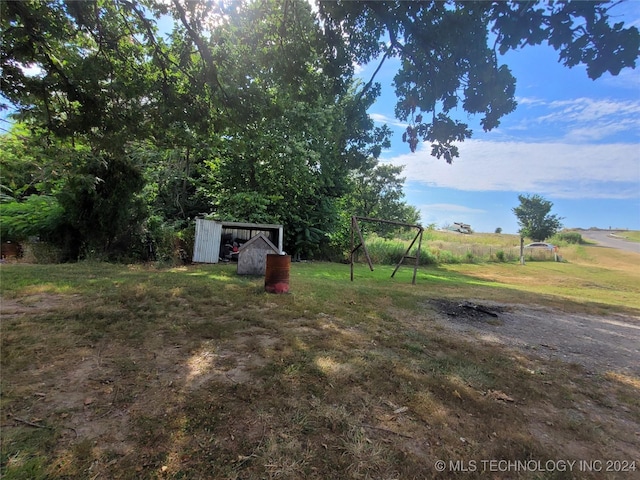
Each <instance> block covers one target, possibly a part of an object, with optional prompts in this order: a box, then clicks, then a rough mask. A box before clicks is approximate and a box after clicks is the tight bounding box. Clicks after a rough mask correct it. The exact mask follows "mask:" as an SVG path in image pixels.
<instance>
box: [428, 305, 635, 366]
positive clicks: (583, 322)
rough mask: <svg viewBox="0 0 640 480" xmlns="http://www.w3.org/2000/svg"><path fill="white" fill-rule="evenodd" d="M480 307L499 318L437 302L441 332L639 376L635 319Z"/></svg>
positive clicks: (488, 306) (499, 306)
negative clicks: (466, 312) (447, 330)
mask: <svg viewBox="0 0 640 480" xmlns="http://www.w3.org/2000/svg"><path fill="white" fill-rule="evenodd" d="M450 303H451V304H452V303H453V302H450ZM432 305H433V303H432ZM482 305H483V306H484V307H486V309H488V310H492V311H494V312H496V314H497V317H493V316H491V315H486V314H482V312H480V313H478V312H477V311H476V312H473V314H472V315H464V314H462V315H461V314H452V313H451V311H449V312H448V311H447V308H446V307H445V308H443V303H442V302H438V303H437V306H436V310H438V311H439V312H440V315H439V317H438V318H439V322H440V323H441V324H442V325H443V326H444V327H446V328H450V329H453V330H456V331H457V332H459V333H462V334H463V335H464V336H465V337H467V338H468V339H473V340H476V341H482V342H489V343H499V344H502V345H505V346H507V347H512V348H516V349H519V350H523V351H526V352H527V353H531V354H534V355H538V356H541V357H543V358H546V359H555V360H560V361H564V362H568V363H576V364H579V365H582V366H584V367H585V368H586V369H587V370H588V371H590V372H593V373H605V372H608V371H615V372H619V373H622V374H625V375H634V376H640V318H638V317H632V316H624V315H611V316H607V317H600V316H591V315H580V314H574V313H565V312H560V311H557V310H552V309H549V308H543V307H539V308H537V307H531V306H525V305H517V304H514V305H504V304H495V303H489V302H486V301H483V304H482ZM449 310H451V309H449ZM458 312H459V310H458Z"/></svg>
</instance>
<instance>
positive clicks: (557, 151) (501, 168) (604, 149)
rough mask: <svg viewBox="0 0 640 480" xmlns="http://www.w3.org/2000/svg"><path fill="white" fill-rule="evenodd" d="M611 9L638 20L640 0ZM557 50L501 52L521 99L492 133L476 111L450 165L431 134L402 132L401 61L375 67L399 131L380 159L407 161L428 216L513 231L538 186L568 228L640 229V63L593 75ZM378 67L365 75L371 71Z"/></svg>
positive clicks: (380, 117)
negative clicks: (397, 81) (416, 142)
mask: <svg viewBox="0 0 640 480" xmlns="http://www.w3.org/2000/svg"><path fill="white" fill-rule="evenodd" d="M612 13H613V14H616V15H617V16H616V21H620V20H622V21H624V22H625V24H628V25H636V26H637V27H639V28H640V2H637V1H631V2H627V3H624V4H622V5H620V6H617V7H616V8H615V9H614V10H612ZM557 59H558V53H557V52H556V51H554V50H553V49H552V48H551V47H548V46H546V45H541V46H535V47H526V48H524V49H522V50H520V51H517V52H510V53H508V54H507V55H505V56H503V57H501V58H500V59H499V60H500V62H501V63H506V64H507V65H508V66H509V67H510V68H511V70H512V72H513V75H514V76H515V77H516V79H517V87H516V98H517V101H518V107H517V109H516V111H515V112H513V113H511V114H510V115H508V116H506V117H504V118H503V119H502V122H501V125H500V126H499V127H498V128H497V129H494V130H493V131H491V132H488V133H485V132H483V131H482V128H481V127H480V125H479V123H478V121H479V119H477V118H471V119H470V120H469V122H470V126H471V127H472V129H473V132H474V135H473V138H472V139H471V140H467V141H465V142H463V143H461V144H460V145H459V148H460V158H457V159H455V160H454V163H453V164H452V165H448V164H447V163H446V162H445V161H444V159H441V160H438V159H436V158H435V157H432V156H431V155H430V145H429V144H424V143H423V144H421V145H420V146H419V147H418V150H417V151H416V153H411V152H410V150H409V146H408V145H407V144H406V143H403V142H402V140H401V136H402V132H403V131H404V130H405V128H406V124H405V125H403V124H402V123H401V122H399V121H397V120H396V119H395V118H394V114H393V111H394V105H395V101H396V98H395V94H394V91H393V87H392V86H391V82H392V80H393V76H394V74H395V72H396V69H397V63H393V62H390V63H388V64H385V65H384V66H383V68H382V70H381V71H380V72H379V73H378V75H377V76H376V80H377V81H379V82H380V84H381V85H382V95H381V97H380V98H379V99H378V101H377V102H376V103H375V104H374V105H373V106H372V107H371V108H370V110H369V113H370V114H371V115H372V117H373V118H374V120H375V121H376V122H377V123H379V124H381V123H387V124H388V125H389V127H390V128H391V129H392V130H393V132H394V136H393V138H392V145H391V148H390V149H389V150H386V151H384V152H383V154H382V156H381V162H384V163H392V164H396V165H403V166H404V167H405V169H404V172H403V176H405V177H406V182H405V200H406V202H407V203H408V204H410V205H413V206H415V207H417V208H418V209H419V210H420V212H421V217H422V224H423V225H428V224H430V223H435V224H436V225H438V226H439V227H440V226H443V225H446V224H452V223H453V222H464V223H469V224H471V227H472V228H473V229H474V230H475V231H477V232H493V231H495V229H496V228H498V227H500V228H502V230H503V232H504V233H516V232H517V231H518V225H517V221H516V218H515V216H514V215H513V213H512V211H511V209H512V208H513V207H516V206H517V205H518V204H519V201H518V195H519V194H539V195H542V196H543V197H544V198H546V199H547V200H550V201H552V202H553V204H554V207H553V209H552V213H555V214H558V215H559V216H561V217H564V220H563V223H564V225H565V227H567V228H574V227H575V228H590V227H599V228H609V227H613V228H628V229H632V230H640V65H639V66H638V67H639V68H638V69H635V70H632V69H626V70H623V71H622V72H621V74H620V75H618V76H616V77H613V76H611V75H609V74H605V76H603V77H601V78H600V79H598V80H596V81H593V80H590V79H589V78H588V77H587V74H586V70H585V68H584V67H581V66H579V67H574V68H573V69H569V68H566V67H564V66H562V65H561V64H560V63H558V60H557ZM376 67H377V64H376V63H375V62H372V63H371V64H369V65H366V66H364V67H361V68H359V70H360V71H359V75H360V76H361V77H362V78H363V79H364V81H368V80H369V78H370V76H371V74H372V73H373V71H374V70H375V68H376ZM461 113H462V112H461Z"/></svg>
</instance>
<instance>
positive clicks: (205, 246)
mask: <svg viewBox="0 0 640 480" xmlns="http://www.w3.org/2000/svg"><path fill="white" fill-rule="evenodd" d="M260 234H262V235H263V236H264V237H265V238H266V239H268V240H269V241H270V242H271V243H272V244H273V245H274V246H276V248H277V252H276V253H282V245H283V243H282V242H283V227H282V225H275V224H265V223H241V222H222V221H218V220H207V219H204V218H197V219H196V238H195V244H194V247H193V261H194V262H195V263H218V261H219V260H220V259H221V258H223V254H222V253H223V249H224V245H225V243H227V242H229V243H232V242H236V243H238V244H240V245H242V244H245V243H247V242H248V241H249V240H251V239H252V238H253V237H255V236H257V235H260Z"/></svg>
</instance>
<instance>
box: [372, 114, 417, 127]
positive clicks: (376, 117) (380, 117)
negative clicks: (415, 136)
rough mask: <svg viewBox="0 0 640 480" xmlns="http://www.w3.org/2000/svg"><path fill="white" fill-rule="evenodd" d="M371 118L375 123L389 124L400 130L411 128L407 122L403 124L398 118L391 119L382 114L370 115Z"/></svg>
mask: <svg viewBox="0 0 640 480" xmlns="http://www.w3.org/2000/svg"><path fill="white" fill-rule="evenodd" d="M369 116H370V117H371V119H372V120H373V121H374V122H377V123H387V124H389V125H394V126H396V127H400V128H407V127H408V126H409V124H408V123H406V122H401V121H400V120H398V119H396V118H392V117H389V116H387V115H384V114H382V113H370V114H369Z"/></svg>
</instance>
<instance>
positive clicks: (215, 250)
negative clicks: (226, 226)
mask: <svg viewBox="0 0 640 480" xmlns="http://www.w3.org/2000/svg"><path fill="white" fill-rule="evenodd" d="M221 236H222V224H221V223H218V222H214V221H213V220H204V219H202V218H197V219H196V240H195V245H194V246H193V261H194V262H196V263H218V258H219V257H220V238H221Z"/></svg>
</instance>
